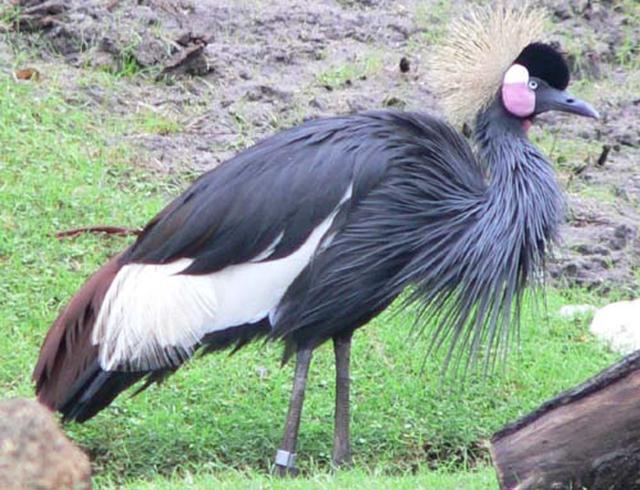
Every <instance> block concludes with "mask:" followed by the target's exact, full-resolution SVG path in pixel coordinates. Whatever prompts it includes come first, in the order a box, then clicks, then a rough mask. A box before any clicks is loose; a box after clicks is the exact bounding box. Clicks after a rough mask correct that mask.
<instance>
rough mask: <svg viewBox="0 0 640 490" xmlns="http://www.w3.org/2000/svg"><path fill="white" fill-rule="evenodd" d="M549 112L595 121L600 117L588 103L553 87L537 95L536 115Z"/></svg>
mask: <svg viewBox="0 0 640 490" xmlns="http://www.w3.org/2000/svg"><path fill="white" fill-rule="evenodd" d="M547 111H560V112H568V113H570V114H577V115H578V116H585V117H592V118H594V119H598V118H599V117H600V114H598V111H596V110H595V109H594V108H593V107H592V106H591V104H589V103H588V102H585V101H584V100H580V99H578V98H576V97H574V96H573V95H571V94H570V93H569V92H566V91H563V90H557V89H554V88H551V87H547V88H546V89H545V90H543V91H542V92H538V93H537V94H536V113H538V114H540V113H542V112H547Z"/></svg>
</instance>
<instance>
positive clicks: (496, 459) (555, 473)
mask: <svg viewBox="0 0 640 490" xmlns="http://www.w3.org/2000/svg"><path fill="white" fill-rule="evenodd" d="M490 451H491V457H492V458H493V465H494V467H495V469H496V471H497V473H498V481H499V482H500V488H501V489H503V490H506V489H509V490H516V489H517V490H530V489H583V488H586V489H589V490H599V489H607V490H633V489H640V351H637V352H634V353H633V354H631V355H629V356H627V357H625V358H624V359H623V360H622V361H620V362H619V363H617V364H615V365H613V366H611V367H610V368H608V369H606V370H604V371H602V372H601V373H600V374H598V375H597V376H595V377H593V378H591V379H590V380H588V381H587V382H585V383H583V384H582V385H580V386H578V387H576V388H574V389H571V390H569V391H566V392H564V393H562V394H561V395H559V396H557V397H556V398H554V399H552V400H550V401H548V402H546V403H545V404H544V405H542V406H541V407H540V408H538V409H537V410H535V411H534V412H532V413H530V414H529V415H527V416H525V417H523V418H522V419H520V420H518V421H517V422H515V423H512V424H510V425H508V426H506V427H504V428H503V429H502V430H500V431H499V432H497V433H496V434H494V435H493V437H492V438H491V443H490Z"/></svg>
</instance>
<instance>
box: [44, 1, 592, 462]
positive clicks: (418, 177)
mask: <svg viewBox="0 0 640 490" xmlns="http://www.w3.org/2000/svg"><path fill="white" fill-rule="evenodd" d="M542 25H543V15H542V14H541V13H540V12H539V11H536V10H525V9H513V8H509V7H499V8H497V9H496V10H495V11H490V10H486V9H480V10H476V11H473V12H470V13H469V15H467V16H466V17H465V19H463V20H460V21H458V22H457V23H456V24H454V27H453V29H451V31H450V33H449V38H448V39H447V40H446V41H445V44H444V46H443V47H442V49H441V51H440V55H439V56H438V57H437V58H436V59H435V60H434V61H433V66H432V68H433V69H432V77H431V82H432V85H433V87H434V88H435V89H436V92H437V93H438V94H439V97H440V101H441V102H442V105H443V107H444V109H445V110H446V113H447V114H448V116H449V117H450V118H451V120H452V121H454V122H455V123H460V122H461V121H463V120H471V121H472V123H474V128H475V129H474V140H475V151H474V149H472V147H471V146H470V145H469V143H468V142H467V140H465V138H464V137H463V136H462V135H461V134H460V133H459V132H458V131H456V130H455V129H454V128H453V127H452V126H450V125H449V124H447V123H445V122H443V121H442V120H441V119H439V118H437V117H434V116H432V115H429V114H424V113H403V112H392V111H377V112H368V113H364V114H358V115H350V116H341V117H333V118H327V119H319V120H314V121H310V122H306V123H304V124H302V125H301V126H298V127H295V128H292V129H289V130H286V131H283V132H280V133H278V134H276V135H274V136H271V137H270V138H267V139H265V140H264V141H261V142H260V143H258V144H256V145H254V146H252V147H250V148H248V149H246V150H245V151H243V152H241V153H240V154H239V155H237V156H236V157H234V158H232V159H231V160H229V161H228V162H226V163H224V164H222V165H220V166H219V167H218V168H216V169H214V170H212V171H210V172H208V173H206V174H204V175H203V176H202V177H200V178H199V179H198V180H196V182H194V183H193V185H192V186H191V187H189V188H188V189H187V190H186V191H185V192H184V193H183V194H182V195H181V196H179V197H178V198H177V199H175V200H174V201H173V202H172V203H171V204H169V205H168V206H167V207H166V208H165V209H164V210H163V211H161V212H160V213H159V214H158V215H157V216H156V217H155V218H153V219H152V220H151V221H150V222H149V224H148V225H147V226H146V227H145V228H144V230H143V231H142V233H141V234H140V235H139V237H138V238H137V240H136V242H135V243H134V244H133V245H131V246H130V247H129V248H127V249H126V250H124V251H123V252H122V253H120V254H119V255H117V256H116V257H114V258H113V259H111V260H110V261H109V262H107V263H106V264H105V265H104V266H103V267H102V268H101V269H99V270H98V271H97V272H96V273H95V274H94V275H93V276H92V277H91V278H90V279H89V280H88V281H87V282H86V284H85V285H84V286H83V287H82V289H80V291H79V292H78V293H77V294H76V295H75V296H74V297H73V298H72V299H71V301H70V303H69V304H68V306H67V307H66V308H65V309H64V311H63V312H62V313H61V314H60V316H59V317H58V319H57V320H56V321H55V322H54V324H53V326H52V327H51V329H50V331H49V333H48V335H47V337H46V339H45V341H44V345H43V346H42V350H41V353H40V358H39V360H38V363H37V366H36V368H35V372H34V379H35V382H36V391H37V394H38V398H39V400H40V401H41V402H42V403H44V404H45V405H48V406H49V407H51V408H53V409H56V410H59V411H60V412H62V414H63V416H64V418H65V419H69V420H77V421H80V422H82V421H85V420H87V419H89V418H91V417H93V416H94V415H95V414H97V413H98V412H99V411H100V410H102V409H103V408H105V407H106V406H107V405H109V404H110V403H111V402H112V400H113V399H114V398H115V397H116V396H117V395H118V394H119V393H120V392H122V391H123V390H125V389H127V388H128V387H130V386H131V385H133V384H134V383H135V382H136V381H139V380H146V384H145V385H144V386H143V387H146V386H148V384H150V383H152V382H155V381H159V380H161V379H163V378H164V377H166V376H167V375H168V374H171V373H172V372H174V371H175V370H176V369H177V368H178V367H179V366H180V365H181V364H182V363H184V362H185V361H186V360H187V359H189V358H190V357H191V356H192V355H193V354H194V353H195V352H196V351H197V350H199V349H200V350H202V351H204V352H208V351H214V350H218V349H222V348H226V347H234V348H236V349H237V348H239V347H242V346H243V345H245V344H246V343H247V342H250V341H252V340H254V339H257V338H260V337H263V338H264V337H266V338H268V339H274V340H281V341H282V342H283V343H284V346H285V354H284V358H285V360H286V359H288V358H289V357H290V356H293V355H295V356H296V365H295V377H294V382H293V392H292V395H291V402H290V407H289V413H288V415H287V421H286V426H285V434H284V440H283V442H282V445H281V447H280V449H279V450H278V452H277V454H276V465H277V466H278V468H279V470H280V472H282V473H284V472H286V471H287V470H289V469H292V468H293V467H294V460H295V448H296V440H297V435H298V428H299V423H300V415H301V410H302V403H303V398H304V390H305V384H306V378H307V373H308V369H309V364H310V361H311V355H312V351H313V349H315V348H316V347H317V346H318V345H320V344H322V343H323V342H325V341H327V340H330V339H331V340H332V341H333V345H334V349H335V358H336V372H337V376H336V406H335V433H334V450H333V461H334V462H335V463H336V464H340V463H344V462H346V461H348V460H349V459H350V446H349V352H350V345H351V336H352V334H353V332H354V330H355V329H357V328H358V327H361V326H363V325H365V324H366V323H367V322H368V321H369V320H371V319H372V318H373V317H375V316H376V315H378V314H379V313H380V312H381V311H383V310H384V309H385V308H386V307H387V306H388V305H389V304H390V303H391V302H392V301H393V300H394V299H395V298H396V297H397V296H398V295H399V294H400V293H402V292H403V290H405V288H406V287H407V286H412V287H411V293H410V294H409V295H408V296H407V297H408V300H409V301H412V300H418V301H420V302H421V310H422V311H423V312H424V314H425V315H427V316H429V317H432V318H433V317H435V319H436V323H437V325H438V326H437V327H436V328H435V330H434V331H435V333H434V337H433V342H435V345H443V344H446V345H449V346H450V347H449V349H450V353H451V352H453V351H454V350H455V352H458V351H463V352H472V353H474V352H477V351H478V349H479V348H480V347H483V348H487V349H491V350H493V351H495V348H496V346H498V345H503V344H504V343H505V342H506V341H508V340H509V337H510V332H511V333H513V325H517V321H515V320H514V318H515V317H516V316H517V311H518V308H519V305H520V299H521V296H522V292H523V290H524V288H525V287H526V286H527V284H528V283H529V282H531V280H532V279H533V278H534V276H536V275H537V273H538V272H539V270H540V269H541V268H542V266H543V261H544V257H545V253H546V251H547V249H548V246H549V244H550V242H551V241H552V240H553V239H554V237H555V235H556V232H557V230H558V225H559V223H560V222H561V220H562V218H563V213H564V201H563V197H562V193H561V190H560V188H559V186H558V183H557V181H556V178H555V174H554V171H553V169H552V166H551V164H550V163H549V161H548V160H547V159H546V158H545V157H544V155H542V153H541V152H540V151H539V150H538V149H537V148H536V147H535V146H534V145H533V144H532V143H531V142H530V141H529V139H528V137H527V131H528V129H529V127H530V125H531V123H532V121H533V119H534V117H536V116H537V115H538V114H541V113H543V112H546V111H551V110H556V111H563V112H568V113H572V114H578V115H583V116H588V117H597V113H596V111H595V110H594V109H593V108H591V107H590V106H589V105H588V104H587V103H585V102H582V101H580V100H578V99H576V98H574V97H572V96H571V95H569V94H568V93H567V92H565V91H564V90H565V88H566V87H567V85H568V82H569V71H568V68H567V65H566V63H565V62H564V60H563V58H562V56H561V55H560V54H559V53H558V52H557V51H555V50H554V49H553V48H552V47H551V46H549V45H547V44H543V43H542V42H540V39H541V34H542ZM510 325H512V326H511V327H510Z"/></svg>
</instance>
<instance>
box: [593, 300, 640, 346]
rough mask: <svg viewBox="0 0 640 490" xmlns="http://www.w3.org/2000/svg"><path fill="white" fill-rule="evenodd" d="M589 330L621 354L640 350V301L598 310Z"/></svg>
mask: <svg viewBox="0 0 640 490" xmlns="http://www.w3.org/2000/svg"><path fill="white" fill-rule="evenodd" d="M589 330H591V333H592V334H593V335H595V336H596V337H597V338H599V339H600V340H602V341H603V342H605V343H607V344H608V345H609V347H610V348H611V349H612V350H614V351H616V352H620V353H621V354H629V353H631V352H633V351H636V350H638V349H640V299H636V300H633V301H619V302H617V303H611V304H609V305H607V306H605V307H604V308H600V309H599V310H598V311H597V312H596V314H595V315H594V316H593V321H592V322H591V326H590V327H589Z"/></svg>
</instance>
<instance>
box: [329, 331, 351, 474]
mask: <svg viewBox="0 0 640 490" xmlns="http://www.w3.org/2000/svg"><path fill="white" fill-rule="evenodd" d="M352 334H353V332H349V333H348V334H346V335H342V336H336V337H334V338H333V350H334V353H335V356H336V411H335V425H334V432H333V455H332V458H331V459H332V462H333V465H334V466H336V467H338V466H344V465H349V464H351V444H350V442H349V356H350V354H351V336H352Z"/></svg>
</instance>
